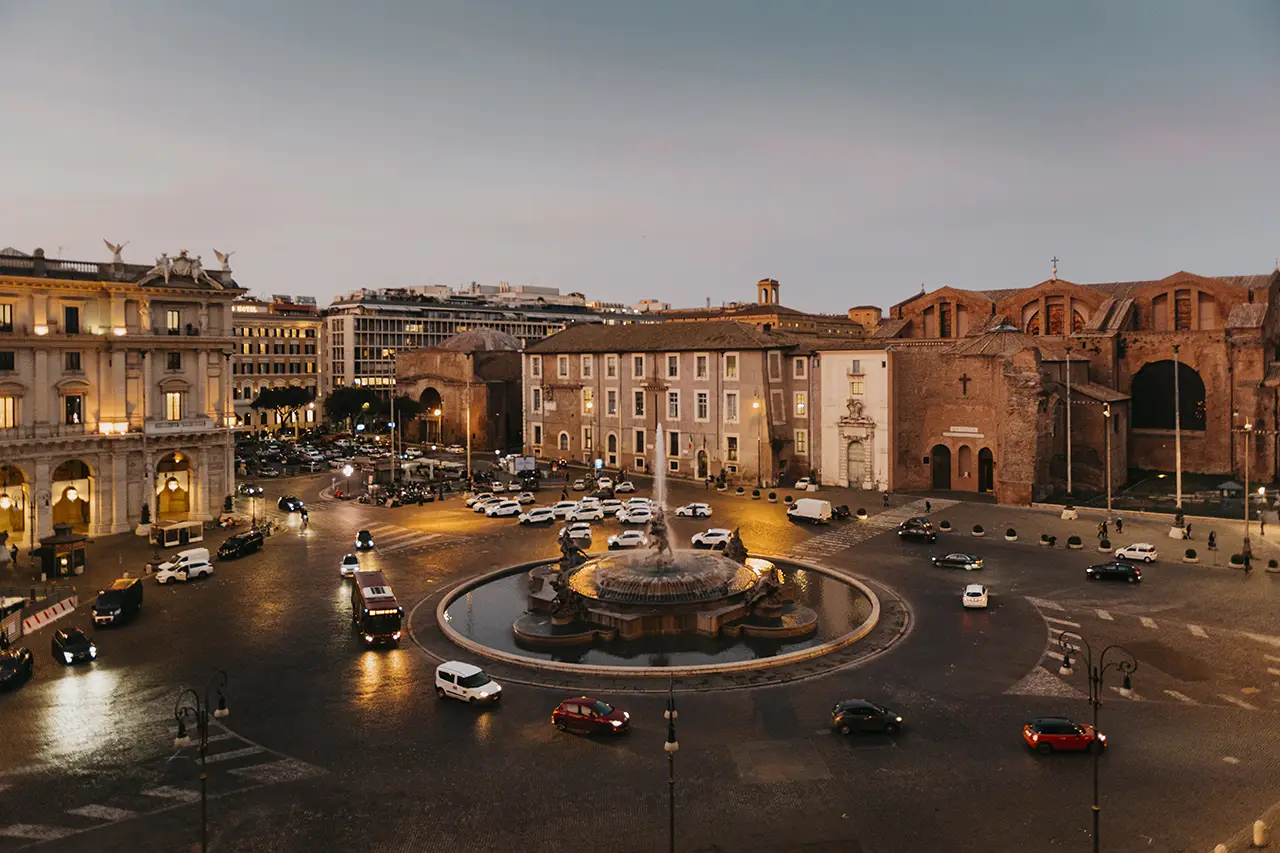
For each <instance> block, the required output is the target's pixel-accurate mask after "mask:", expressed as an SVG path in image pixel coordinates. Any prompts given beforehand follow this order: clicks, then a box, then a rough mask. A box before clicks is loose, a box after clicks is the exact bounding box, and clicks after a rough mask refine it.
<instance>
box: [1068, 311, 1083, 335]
mask: <svg viewBox="0 0 1280 853" xmlns="http://www.w3.org/2000/svg"><path fill="white" fill-rule="evenodd" d="M1071 331H1072V332H1073V333H1074V332H1083V331H1084V315H1083V314H1081V313H1080V312H1079V311H1075V310H1073V311H1072V312H1071Z"/></svg>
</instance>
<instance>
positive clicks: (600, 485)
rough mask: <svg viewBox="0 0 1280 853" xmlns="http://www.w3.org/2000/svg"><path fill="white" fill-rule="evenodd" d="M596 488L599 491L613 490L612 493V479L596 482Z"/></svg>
mask: <svg viewBox="0 0 1280 853" xmlns="http://www.w3.org/2000/svg"><path fill="white" fill-rule="evenodd" d="M596 488H597V489H609V490H611V491H612V489H613V480H611V479H610V478H608V477H601V478H600V479H599V480H596Z"/></svg>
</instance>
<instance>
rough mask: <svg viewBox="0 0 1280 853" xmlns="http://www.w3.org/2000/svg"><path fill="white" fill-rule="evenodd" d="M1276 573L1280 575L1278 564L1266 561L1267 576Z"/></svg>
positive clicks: (1279, 564) (1273, 561)
mask: <svg viewBox="0 0 1280 853" xmlns="http://www.w3.org/2000/svg"><path fill="white" fill-rule="evenodd" d="M1278 573H1280V563H1276V561H1275V560H1267V574H1271V575H1274V574H1278Z"/></svg>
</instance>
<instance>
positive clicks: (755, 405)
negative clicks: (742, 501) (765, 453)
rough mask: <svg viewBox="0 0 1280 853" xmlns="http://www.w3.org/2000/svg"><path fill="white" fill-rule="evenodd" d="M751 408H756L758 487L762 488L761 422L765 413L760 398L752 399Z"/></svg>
mask: <svg viewBox="0 0 1280 853" xmlns="http://www.w3.org/2000/svg"><path fill="white" fill-rule="evenodd" d="M751 408H753V409H755V410H756V488H757V489H758V488H760V485H761V483H760V464H761V459H760V428H761V424H760V420H761V418H762V417H763V415H762V413H761V411H760V401H759V400H752V401H751Z"/></svg>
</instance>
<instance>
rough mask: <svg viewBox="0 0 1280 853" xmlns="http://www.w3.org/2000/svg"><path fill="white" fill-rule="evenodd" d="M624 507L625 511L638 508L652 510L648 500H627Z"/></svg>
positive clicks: (651, 504) (650, 502)
mask: <svg viewBox="0 0 1280 853" xmlns="http://www.w3.org/2000/svg"><path fill="white" fill-rule="evenodd" d="M625 506H626V507H627V509H635V508H636V507H638V506H642V507H644V508H645V509H652V508H653V501H651V500H649V499H648V498H627V502H626V504H625Z"/></svg>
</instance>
